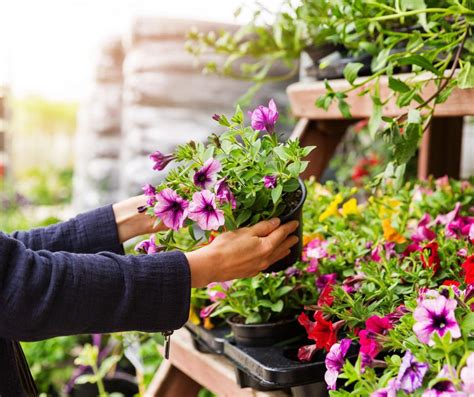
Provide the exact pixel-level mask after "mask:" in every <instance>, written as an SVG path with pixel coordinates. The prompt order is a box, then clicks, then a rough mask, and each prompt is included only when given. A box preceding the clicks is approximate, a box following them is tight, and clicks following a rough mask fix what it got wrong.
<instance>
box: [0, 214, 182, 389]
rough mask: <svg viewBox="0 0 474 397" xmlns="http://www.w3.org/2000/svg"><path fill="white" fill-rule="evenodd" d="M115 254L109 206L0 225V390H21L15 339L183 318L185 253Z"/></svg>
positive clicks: (150, 327) (149, 327)
mask: <svg viewBox="0 0 474 397" xmlns="http://www.w3.org/2000/svg"><path fill="white" fill-rule="evenodd" d="M123 253H124V252H123V248H122V246H121V244H120V243H119V241H118V235H117V228H116V224H115V218H114V213H113V210H112V207H111V206H108V207H103V208H100V209H97V210H94V211H91V212H88V213H85V214H82V215H79V216H77V217H76V218H73V219H71V220H69V221H67V222H64V223H60V224H58V225H54V226H50V227H47V228H43V229H36V230H32V231H30V232H17V233H13V234H11V235H6V234H3V233H1V232H0V396H1V397H9V396H15V397H17V396H22V395H25V394H27V393H25V392H24V390H23V389H22V386H21V384H22V381H21V377H25V376H26V375H25V374H23V370H22V369H21V368H18V363H17V361H15V360H17V359H18V351H17V352H15V349H18V343H16V341H33V340H40V339H46V338H52V337H55V336H60V335H75V334H89V333H109V332H119V331H132V330H137V331H146V332H157V331H165V330H174V329H178V328H180V327H181V326H182V325H183V324H184V323H185V321H186V320H187V318H188V314H189V303H190V289H191V275H190V270H189V265H188V262H187V260H186V257H185V255H184V254H183V253H181V252H168V253H162V254H155V255H141V256H123ZM23 383H24V381H23Z"/></svg>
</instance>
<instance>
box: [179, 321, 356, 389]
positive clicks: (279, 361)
mask: <svg viewBox="0 0 474 397" xmlns="http://www.w3.org/2000/svg"><path fill="white" fill-rule="evenodd" d="M186 328H187V329H188V330H189V331H190V332H191V335H192V336H193V340H194V341H195V346H196V348H198V350H199V351H203V352H206V353H217V354H222V355H224V356H225V357H227V358H228V359H229V360H230V361H231V362H232V363H233V364H234V365H235V367H236V380H237V383H238V384H239V385H240V386H241V387H252V388H254V389H256V390H262V391H269V390H289V389H291V388H293V387H296V386H302V385H309V384H317V383H320V382H323V380H324V373H325V372H326V366H325V363H324V359H325V356H326V354H325V352H322V351H319V352H317V353H316V359H315V361H313V362H311V363H303V362H301V361H299V360H298V358H297V351H298V347H299V346H301V345H303V344H305V343H310V342H309V341H308V340H307V339H306V338H305V337H303V338H301V339H300V340H299V341H294V340H293V341H292V344H290V345H288V346H282V345H281V344H278V345H275V346H267V347H246V346H240V345H237V344H235V342H234V340H233V338H232V336H231V335H230V328H229V327H227V326H225V327H221V328H215V329H213V330H206V329H205V328H203V327H201V326H197V325H194V324H190V323H188V324H186ZM356 353H357V348H354V347H351V349H350V350H349V355H352V354H354V355H356Z"/></svg>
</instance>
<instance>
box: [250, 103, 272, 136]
mask: <svg viewBox="0 0 474 397" xmlns="http://www.w3.org/2000/svg"><path fill="white" fill-rule="evenodd" d="M278 116H279V114H278V109H277V106H276V104H275V101H274V100H273V99H270V102H269V103H268V107H266V106H263V105H260V106H257V108H256V109H255V110H254V111H253V112H250V119H251V121H250V124H251V126H252V128H253V129H254V130H256V131H267V132H269V133H272V132H273V131H274V129H275V124H276V122H277V120H278Z"/></svg>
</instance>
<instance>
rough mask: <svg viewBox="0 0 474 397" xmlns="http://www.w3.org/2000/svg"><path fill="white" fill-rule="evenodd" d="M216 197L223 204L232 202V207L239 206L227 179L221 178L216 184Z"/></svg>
mask: <svg viewBox="0 0 474 397" xmlns="http://www.w3.org/2000/svg"><path fill="white" fill-rule="evenodd" d="M215 192H216V198H217V200H219V202H220V203H221V204H225V203H230V205H231V207H232V209H235V208H236V207H237V202H236V201H235V197H234V194H233V193H232V191H231V190H230V187H229V185H228V184H227V182H226V179H225V178H224V179H221V180H220V181H218V182H217V183H216V186H215Z"/></svg>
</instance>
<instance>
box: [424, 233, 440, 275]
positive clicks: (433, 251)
mask: <svg viewBox="0 0 474 397" xmlns="http://www.w3.org/2000/svg"><path fill="white" fill-rule="evenodd" d="M425 251H428V254H429V256H428V261H426V258H425V255H424V252H425ZM421 262H423V268H425V269H433V271H434V272H435V273H436V272H437V271H438V270H439V268H440V260H439V254H438V243H437V242H436V241H433V242H431V243H429V244H426V245H425V246H424V247H423V249H422V251H421Z"/></svg>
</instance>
